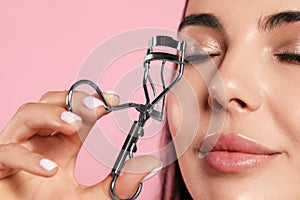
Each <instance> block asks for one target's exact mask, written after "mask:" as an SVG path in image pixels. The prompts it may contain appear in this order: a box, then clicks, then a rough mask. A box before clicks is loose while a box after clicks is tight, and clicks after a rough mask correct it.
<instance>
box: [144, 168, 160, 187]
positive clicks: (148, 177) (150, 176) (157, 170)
mask: <svg viewBox="0 0 300 200" xmlns="http://www.w3.org/2000/svg"><path fill="white" fill-rule="evenodd" d="M161 169H162V166H160V167H158V168H155V169H154V170H152V171H151V172H150V173H149V174H148V175H147V176H145V177H144V178H143V180H142V181H141V183H143V182H145V181H147V180H149V179H150V178H152V177H153V176H155V175H156V174H157V173H158V172H159V171H160V170H161Z"/></svg>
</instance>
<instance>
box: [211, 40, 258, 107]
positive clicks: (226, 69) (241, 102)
mask: <svg viewBox="0 0 300 200" xmlns="http://www.w3.org/2000/svg"><path fill="white" fill-rule="evenodd" d="M257 53H258V51H257V50H255V46H254V45H253V43H251V42H248V43H240V44H237V45H234V46H233V45H232V46H231V47H229V48H228V50H227V52H226V55H225V56H224V58H223V61H222V63H221V64H220V66H219V71H218V73H216V74H215V77H214V79H213V81H212V82H211V101H212V104H214V106H216V104H218V107H220V106H222V107H223V108H225V109H227V110H229V111H230V110H239V111H246V110H248V111H250V110H252V111H253V110H256V109H258V108H259V107H260V104H261V95H260V90H259V85H258V84H259V83H258V81H257V77H258V76H259V71H260V70H259V55H256V54H257ZM218 76H221V78H222V82H220V81H218V80H219V78H218ZM220 84H223V85H222V86H221V85H220ZM222 88H223V89H222Z"/></svg>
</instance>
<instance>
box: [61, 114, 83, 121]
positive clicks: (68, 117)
mask: <svg viewBox="0 0 300 200" xmlns="http://www.w3.org/2000/svg"><path fill="white" fill-rule="evenodd" d="M60 118H61V120H63V121H65V122H67V123H69V124H71V123H73V122H76V121H82V120H81V117H79V116H78V115H76V114H74V113H72V112H69V111H65V112H62V113H61V115H60Z"/></svg>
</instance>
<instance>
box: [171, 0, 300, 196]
mask: <svg viewBox="0 0 300 200" xmlns="http://www.w3.org/2000/svg"><path fill="white" fill-rule="evenodd" d="M191 15H194V16H193V17H188V16H191ZM185 17H187V18H186V20H184V22H183V23H182V26H181V32H182V33H184V34H186V35H188V36H190V37H192V38H193V39H195V40H196V41H197V42H198V43H199V44H201V45H202V46H203V49H204V50H205V51H206V52H207V53H208V54H211V56H212V59H213V61H214V62H215V64H216V66H217V68H218V73H219V74H220V75H221V77H222V87H220V84H219V85H218V84H216V83H215V81H214V79H215V78H211V79H210V78H208V80H210V81H206V82H205V81H204V80H203V79H202V77H201V76H200V75H198V73H197V69H195V68H194V67H192V66H190V65H186V67H185V72H184V78H185V80H187V82H186V83H183V82H184V81H183V82H182V83H180V84H179V85H178V86H177V87H176V89H175V91H174V93H173V95H171V96H170V97H169V99H168V121H169V126H170V131H171V134H172V136H173V138H177V139H176V140H175V148H176V150H177V151H183V150H186V151H185V152H184V154H183V155H182V156H181V157H180V158H179V164H180V168H181V172H182V175H183V178H184V180H185V183H186V185H187V188H188V190H189V192H190V193H191V195H192V197H193V198H194V199H222V200H223V199H243V200H244V199H280V200H282V199H289V200H290V199H300V189H299V187H300V1H299V0H275V1H274V0H264V1H261V0H247V1H246V0H243V1H236V0H225V1H219V0H190V1H189V3H188V5H187V9H186V14H185ZM201 62H202V63H205V62H206V61H201ZM203 65H204V64H203ZM205 67H206V66H204V68H205ZM198 70H199V69H198ZM200 71H201V69H200ZM211 74H216V73H211ZM211 76H214V75H211ZM207 85H208V87H207ZM187 88H190V89H191V91H192V92H190V94H188V93H189V92H188V90H190V89H187ZM207 88H210V91H209V90H208V89H207ZM220 88H221V89H220ZM223 91H224V92H225V96H224V95H223ZM193 95H194V99H195V98H196V101H193V100H191V99H193ZM195 102H196V103H195ZM218 112H220V113H221V112H223V113H224V112H225V114H226V117H225V118H224V120H223V121H222V123H223V124H222V127H221V129H220V130H219V131H218V132H217V133H216V132H215V133H214V134H216V135H218V136H219V140H218V142H217V144H216V145H215V146H214V148H213V149H211V151H210V152H209V153H208V154H207V155H206V156H204V157H203V155H202V154H204V153H203V152H201V151H203V149H205V148H209V147H205V144H206V145H207V144H208V143H210V142H213V140H212V139H211V138H213V137H209V136H207V135H206V134H207V130H208V129H209V125H212V126H213V125H214V124H213V123H216V120H211V117H212V113H218ZM210 122H211V123H210ZM195 124H196V125H195ZM193 130H196V135H195V137H194V133H192V132H193ZM205 135H206V136H205ZM216 135H215V136H216ZM190 139H193V140H192V142H191V144H190V143H189V142H188V141H189V140H190ZM210 140H211V141H210ZM187 144H190V145H189V146H187ZM203 145H204V146H203ZM185 147H187V149H185ZM200 149H201V151H200Z"/></svg>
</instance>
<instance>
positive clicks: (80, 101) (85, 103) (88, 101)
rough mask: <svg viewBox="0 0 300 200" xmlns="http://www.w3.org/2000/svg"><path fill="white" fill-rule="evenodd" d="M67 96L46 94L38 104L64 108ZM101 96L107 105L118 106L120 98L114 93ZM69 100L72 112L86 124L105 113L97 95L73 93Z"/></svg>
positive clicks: (63, 94)
mask: <svg viewBox="0 0 300 200" xmlns="http://www.w3.org/2000/svg"><path fill="white" fill-rule="evenodd" d="M67 94H68V92H67V91H62V92H48V93H46V94H44V95H43V96H42V97H41V99H40V102H41V103H47V104H55V105H59V106H62V107H64V108H65V107H66V105H65V104H66V97H67ZM103 95H104V98H105V100H106V102H107V103H108V105H110V106H115V105H118V104H119V101H120V98H119V95H118V94H117V93H116V92H114V91H111V90H110V91H107V92H104V93H103ZM71 99H72V100H71V106H72V111H73V112H74V113H76V114H78V115H79V116H81V117H82V118H83V119H84V120H85V121H87V122H92V123H93V122H95V121H96V120H97V119H99V118H100V117H101V116H103V115H105V114H106V113H107V112H106V110H105V107H104V103H103V101H102V100H101V99H100V97H99V96H98V95H89V94H87V93H85V92H81V91H74V92H73V95H72V98H71Z"/></svg>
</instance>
